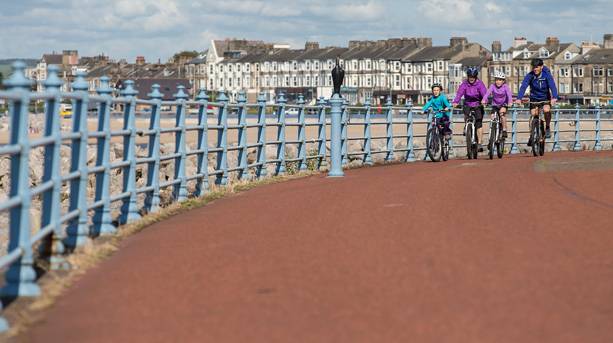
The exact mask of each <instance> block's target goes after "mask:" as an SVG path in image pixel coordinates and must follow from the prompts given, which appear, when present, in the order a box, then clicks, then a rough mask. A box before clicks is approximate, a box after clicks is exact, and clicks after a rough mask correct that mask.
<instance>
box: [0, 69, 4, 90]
mask: <svg viewBox="0 0 613 343" xmlns="http://www.w3.org/2000/svg"><path fill="white" fill-rule="evenodd" d="M3 83H4V75H2V73H0V89H4V85H3Z"/></svg>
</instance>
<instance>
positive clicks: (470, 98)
mask: <svg viewBox="0 0 613 343" xmlns="http://www.w3.org/2000/svg"><path fill="white" fill-rule="evenodd" d="M478 76H479V68H477V67H468V69H467V70H466V80H464V81H463V82H462V84H460V88H458V91H457V93H456V96H455V99H453V106H454V107H457V106H459V104H460V100H462V97H463V98H464V122H466V119H467V118H468V115H469V114H470V112H471V111H474V112H475V128H476V129H477V138H478V141H479V152H481V151H483V146H482V145H481V142H483V106H482V105H481V101H482V100H483V98H484V97H485V93H487V88H485V84H483V81H481V80H479V78H478Z"/></svg>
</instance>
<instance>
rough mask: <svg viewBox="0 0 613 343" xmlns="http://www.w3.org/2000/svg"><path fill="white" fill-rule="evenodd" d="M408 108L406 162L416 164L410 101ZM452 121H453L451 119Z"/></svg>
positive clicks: (411, 103) (411, 102) (411, 104)
mask: <svg viewBox="0 0 613 343" xmlns="http://www.w3.org/2000/svg"><path fill="white" fill-rule="evenodd" d="M406 107H407V157H406V162H415V151H414V150H413V101H411V100H410V99H409V101H407V103H406ZM450 120H451V119H450Z"/></svg>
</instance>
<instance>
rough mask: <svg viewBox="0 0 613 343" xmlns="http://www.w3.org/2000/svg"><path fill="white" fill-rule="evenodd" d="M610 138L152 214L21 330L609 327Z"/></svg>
mask: <svg viewBox="0 0 613 343" xmlns="http://www.w3.org/2000/svg"><path fill="white" fill-rule="evenodd" d="M612 214H613V152H600V153H593V152H586V153H570V152H565V153H556V154H549V153H548V154H546V155H545V156H544V157H543V158H535V157H532V156H529V155H527V154H524V155H515V156H511V157H510V156H505V157H504V158H503V159H501V160H497V159H496V160H493V161H490V160H485V159H483V158H481V159H479V160H476V161H474V160H470V161H469V160H464V159H460V160H452V161H448V162H441V163H431V162H416V163H411V164H399V165H389V166H382V167H372V168H362V169H356V170H348V171H346V177H344V178H326V177H325V176H324V175H321V176H314V177H308V178H304V179H298V180H292V181H288V182H283V183H278V184H272V185H267V186H262V187H258V188H255V189H253V190H250V191H248V192H245V193H242V194H239V195H236V196H230V197H227V198H224V199H221V200H218V201H215V202H213V203H211V204H209V205H207V206H205V207H203V208H199V209H195V210H192V211H190V212H187V213H185V214H182V215H180V216H176V217H173V218H170V219H168V220H166V221H163V222H161V223H157V224H154V225H152V226H151V227H149V228H147V229H146V230H144V231H142V232H140V233H138V234H136V235H133V236H131V237H129V238H128V239H126V240H125V241H124V242H123V243H122V247H121V249H120V250H119V251H118V252H117V253H115V254H114V255H113V256H111V257H110V258H109V259H108V260H106V261H104V262H102V263H101V264H100V265H98V266H97V267H95V268H94V269H92V270H90V271H88V272H87V273H86V274H85V275H84V276H82V278H81V279H80V280H78V281H77V282H76V283H75V284H74V285H73V286H71V287H70V288H69V289H68V290H67V291H66V292H65V293H64V295H63V296H61V297H60V298H59V299H58V300H57V302H56V304H55V305H54V306H52V307H51V308H50V309H48V310H46V313H45V314H44V318H45V319H44V320H42V321H41V322H39V323H37V324H35V325H34V326H33V327H32V328H31V329H30V330H28V331H27V332H26V333H25V334H23V335H21V336H19V337H18V341H20V342H611V341H612V337H613V300H612V299H613V225H612V224H611V215H612Z"/></svg>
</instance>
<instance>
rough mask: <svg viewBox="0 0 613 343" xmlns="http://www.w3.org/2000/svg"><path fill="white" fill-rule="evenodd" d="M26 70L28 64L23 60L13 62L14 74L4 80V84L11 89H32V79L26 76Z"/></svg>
mask: <svg viewBox="0 0 613 343" xmlns="http://www.w3.org/2000/svg"><path fill="white" fill-rule="evenodd" d="M25 70H26V64H25V63H23V62H22V61H16V62H15V63H13V74H11V77H9V78H8V79H7V80H6V81H4V85H5V86H6V87H8V88H11V89H17V88H21V89H26V90H27V89H30V87H32V80H30V79H28V78H27V77H26V74H25Z"/></svg>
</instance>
